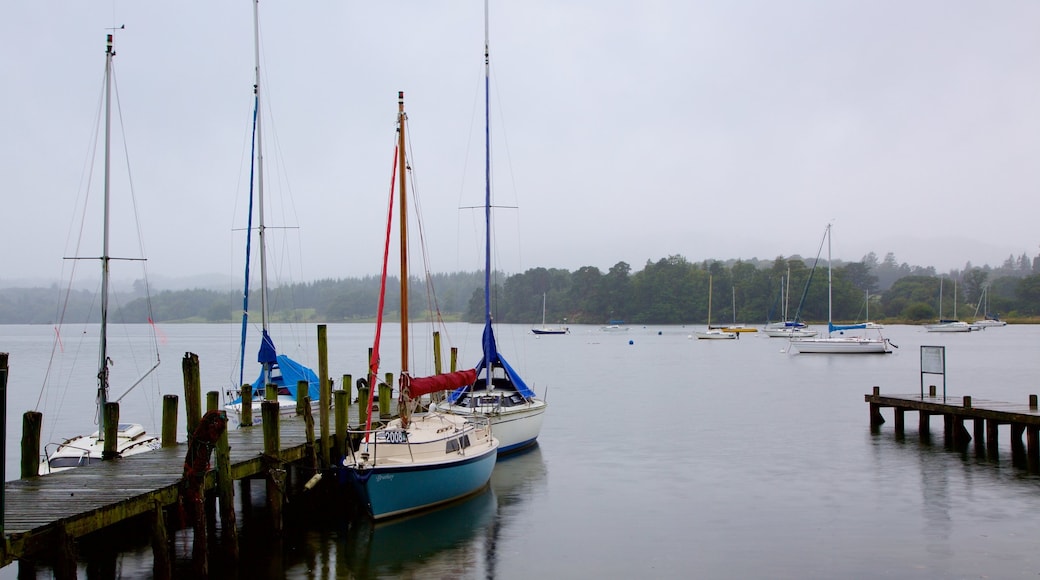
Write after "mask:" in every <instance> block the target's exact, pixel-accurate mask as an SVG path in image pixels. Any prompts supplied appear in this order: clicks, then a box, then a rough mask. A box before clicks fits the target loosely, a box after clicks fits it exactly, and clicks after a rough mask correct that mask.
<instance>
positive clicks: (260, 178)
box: [253, 0, 273, 384]
mask: <svg viewBox="0 0 1040 580" xmlns="http://www.w3.org/2000/svg"><path fill="white" fill-rule="evenodd" d="M253 59H254V62H255V68H254V72H255V80H254V84H253V92H254V95H255V102H256V111H255V115H256V117H255V125H254V126H255V132H256V201H257V220H258V224H257V229H256V231H257V236H258V237H259V242H260V328H261V330H262V332H261V345H260V348H261V350H262V349H263V347H264V345H263V344H262V343H263V342H264V341H270V335H269V334H268V328H267V326H268V318H269V317H268V314H269V313H268V311H267V308H268V305H267V243H266V241H265V240H264V235H265V234H266V228H265V227H264V145H263V143H264V140H263V133H262V132H261V130H260V127H261V124H262V123H261V121H262V120H263V114H262V113H261V112H260V0H253ZM272 348H273V344H272ZM262 365H263V375H264V384H266V383H269V382H271V363H270V362H266V361H262Z"/></svg>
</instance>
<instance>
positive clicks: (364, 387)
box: [357, 379, 372, 426]
mask: <svg viewBox="0 0 1040 580" xmlns="http://www.w3.org/2000/svg"><path fill="white" fill-rule="evenodd" d="M371 391H372V389H371V388H370V387H369V383H368V381H365V379H358V390H357V393H358V394H357V400H358V423H359V424H361V425H362V426H364V425H365V424H366V423H367V422H368V400H369V397H370V393H371Z"/></svg>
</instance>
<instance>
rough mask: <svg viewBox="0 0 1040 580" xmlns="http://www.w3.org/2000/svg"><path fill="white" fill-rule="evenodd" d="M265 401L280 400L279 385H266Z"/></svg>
mask: <svg viewBox="0 0 1040 580" xmlns="http://www.w3.org/2000/svg"><path fill="white" fill-rule="evenodd" d="M264 400H265V401H277V400H278V385H276V384H274V383H267V384H266V385H264Z"/></svg>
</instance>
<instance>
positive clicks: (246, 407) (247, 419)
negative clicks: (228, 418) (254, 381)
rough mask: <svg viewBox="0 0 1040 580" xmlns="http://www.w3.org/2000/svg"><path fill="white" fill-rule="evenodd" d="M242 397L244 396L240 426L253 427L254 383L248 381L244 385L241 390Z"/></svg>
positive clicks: (239, 420) (239, 414)
mask: <svg viewBox="0 0 1040 580" xmlns="http://www.w3.org/2000/svg"><path fill="white" fill-rule="evenodd" d="M239 396H240V397H242V406H241V409H240V411H239V413H238V426H239V427H252V426H253V385H251V384H249V383H246V384H244V385H242V390H241V391H240V395H239Z"/></svg>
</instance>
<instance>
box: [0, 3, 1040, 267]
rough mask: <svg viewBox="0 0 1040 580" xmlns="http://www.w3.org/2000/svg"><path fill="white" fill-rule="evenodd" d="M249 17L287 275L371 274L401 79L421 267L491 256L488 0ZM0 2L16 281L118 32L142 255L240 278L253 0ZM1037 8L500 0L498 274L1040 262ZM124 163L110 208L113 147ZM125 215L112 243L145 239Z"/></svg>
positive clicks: (494, 26) (63, 205) (47, 236)
mask: <svg viewBox="0 0 1040 580" xmlns="http://www.w3.org/2000/svg"><path fill="white" fill-rule="evenodd" d="M260 10H261V12H260V14H261V16H260V18H261V29H262V48H261V50H262V52H263V58H264V65H263V70H264V75H265V80H264V85H263V87H264V94H265V96H266V99H267V109H268V113H266V114H265V119H270V121H269V122H268V124H267V126H266V131H267V137H268V139H267V140H266V143H267V144H266V145H265V148H266V151H265V153H266V157H267V164H268V169H269V173H268V184H269V191H268V193H269V195H270V197H271V199H272V204H273V205H272V208H271V209H270V210H269V213H268V218H267V223H268V225H269V226H298V227H299V229H298V230H279V231H277V232H272V236H271V237H272V242H273V243H272V246H273V248H272V262H273V263H274V265H275V266H274V269H275V275H278V271H279V270H280V269H283V268H286V266H285V264H288V263H292V264H293V266H292V270H293V274H292V277H293V278H296V279H297V281H299V279H301V278H302V279H303V280H311V279H317V278H325V277H346V276H358V275H366V274H376V273H377V272H378V270H379V265H380V257H381V247H382V246H381V244H382V235H383V229H384V227H385V224H384V219H385V213H386V207H385V206H386V193H387V188H388V185H389V180H390V171H391V167H390V162H391V156H392V153H393V149H392V148H393V138H394V135H393V131H394V121H395V115H396V108H397V104H396V95H397V91H398V90H403V91H405V99H406V103H405V104H406V109H407V111H408V114H409V119H410V125H409V131H410V142H411V148H412V154H413V157H412V163H413V169H414V171H415V173H414V178H415V180H416V182H417V184H418V190H419V194H420V195H421V197H422V202H421V203H422V213H423V217H424V231H423V237H424V238H425V239H426V241H427V246H428V252H429V254H430V256H431V258H432V264H431V268H432V270H433V271H437V272H445V271H456V270H466V271H472V270H477V269H480V268H481V267H482V264H483V257H482V253H481V252H482V242H481V236H482V235H483V234H482V227H483V226H482V222H481V221H480V220H481V219H482V215H481V214H480V212H475V211H472V210H466V209H460V207H465V206H473V205H477V204H481V203H482V200H483V197H482V196H483V135H482V131H483V110H482V106H483V105H482V102H483V101H482V100H483V59H482V46H483V35H484V28H483V3H482V2H481V0H467V1H465V2H463V1H458V0H450V1H449V0H439V1H430V0H415V1H379V2H343V1H335V2H334V1H307V2H289V1H288V0H265V1H264V2H261V8H260ZM0 12H2V18H0V33H2V38H3V40H2V42H3V49H4V54H5V57H4V58H3V59H2V61H0V72H2V74H3V78H4V81H5V82H4V85H5V90H4V91H2V92H0V107H2V109H3V110H4V111H6V114H5V115H4V120H5V122H4V130H3V134H4V139H3V140H2V145H0V147H2V150H0V170H2V174H3V179H4V185H5V187H4V189H5V193H4V196H3V200H4V202H3V203H4V210H3V215H4V216H5V217H6V218H7V219H5V220H4V225H3V227H2V228H0V240H2V244H3V247H4V249H5V251H4V270H3V274H2V275H0V285H3V282H4V281H5V280H11V279H13V278H57V277H58V276H59V275H60V273H61V269H62V260H61V257H62V256H65V255H69V252H70V250H68V249H67V248H66V239H67V238H68V235H69V234H68V233H67V232H68V231H69V229H70V228H71V227H78V222H74V220H78V219H79V218H77V217H75V215H74V214H75V208H74V204H75V202H76V200H77V197H79V196H81V195H82V194H81V188H82V186H81V183H82V181H83V177H82V176H83V175H84V167H85V166H86V164H87V161H88V159H89V154H90V151H91V148H90V144H91V142H92V141H91V139H90V135H91V132H92V131H93V130H94V126H95V123H94V119H95V115H96V112H97V110H98V109H97V107H98V102H99V98H100V91H101V79H102V74H103V67H104V36H105V34H106V28H108V27H112V26H118V25H126V29H125V30H120V31H117V32H116V39H115V43H116V53H117V56H116V80H117V84H118V90H119V97H120V99H121V114H122V117H123V119H124V122H125V125H126V134H127V142H128V143H127V147H126V148H127V150H128V151H129V154H130V161H131V163H130V166H131V170H132V172H133V174H132V176H133V180H134V189H135V192H136V198H137V203H138V208H139V217H140V221H141V224H142V227H143V229H144V244H145V246H146V251H147V255H148V258H149V271H150V273H151V274H152V275H153V276H186V275H190V274H200V273H207V274H208V273H215V274H220V275H227V276H233V277H237V276H239V274H238V273H239V272H240V271H241V268H242V266H241V261H242V256H241V254H242V252H243V250H242V245H243V240H244V233H243V232H241V231H236V228H242V227H244V225H245V215H244V212H245V206H244V203H245V181H246V175H247V172H248V165H247V162H248V155H249V152H248V132H249V121H250V115H251V107H252V97H251V87H252V84H253V80H252V75H253V54H252V43H253V41H252V5H251V3H250V2H249V1H248V0H238V1H236V2H229V1H219V2H213V1H212V0H207V1H204V2H203V1H197V0H188V1H183V2H178V3H175V4H174V5H171V4H168V3H165V4H164V3H158V2H128V1H118V2H111V1H109V2H83V1H79V0H76V1H72V0H62V1H44V2H11V3H7V4H5V6H4V8H3V9H2V11H0ZM1037 22H1040V3H1036V2H1033V1H1024V2H1012V1H1008V2H997V3H979V2H967V1H952V2H951V1H938V0H937V1H917V2H884V1H883V2H865V1H864V2H841V1H836V2H809V1H772V0H761V1H757V0H747V1H736V2H731V1H721V0H719V1H710V2H688V1H683V0H662V1H647V2H633V1H628V2H622V1H614V0H599V1H596V2H590V1H577V0H575V1H570V2H561V1H543V0H534V1H527V2H501V1H496V0H492V3H491V62H492V66H491V72H492V110H493V112H492V117H493V118H492V128H493V129H492V130H493V133H494V135H495V145H494V166H495V169H494V174H495V200H496V203H498V204H500V205H508V206H518V208H519V209H516V210H512V209H507V210H501V211H499V212H497V213H496V223H497V225H498V226H499V228H500V230H499V234H498V236H497V240H496V242H497V243H496V247H497V248H498V253H497V256H496V264H497V265H498V266H499V267H500V268H501V269H504V270H506V271H510V272H517V271H523V270H525V269H527V268H531V267H536V266H545V267H556V268H566V269H569V270H574V269H577V268H579V267H581V266H586V265H589V266H596V267H599V268H600V269H601V270H604V271H605V270H606V269H608V268H609V267H610V266H612V265H613V264H615V263H616V262H618V261H622V260H623V261H626V262H628V263H629V264H631V265H632V267H633V269H635V270H639V269H642V267H643V265H644V264H645V263H646V261H647V260H648V259H649V260H654V261H656V260H658V259H660V258H663V257H666V256H668V255H672V254H681V255H683V256H685V257H686V258H688V259H690V260H692V261H700V260H702V259H705V258H719V259H726V258H753V257H757V258H761V259H772V258H775V257H776V256H780V255H783V256H789V255H792V254H801V255H803V256H812V255H814V253H815V251H816V249H817V247H818V245H819V242H820V239H821V236H822V233H823V230H824V227H825V225H826V224H827V222H828V221H832V220H833V223H834V256H835V257H836V258H839V259H842V260H859V259H860V258H861V257H862V256H863V255H864V254H866V253H867V252H870V251H874V252H876V253H877V254H878V255H879V257H883V256H884V254H885V253H886V252H894V253H895V255H896V258H897V259H898V260H899V261H900V262H909V263H911V264H920V265H934V266H936V267H938V268H940V269H947V268H954V267H962V266H963V265H964V264H965V262H967V261H971V262H972V263H973V264H975V265H981V264H983V263H989V264H991V265H999V264H1000V263H1001V262H1003V260H1004V259H1005V258H1006V257H1007V256H1008V255H1009V254H1014V255H1015V256H1018V255H1020V254H1022V253H1023V252H1025V253H1028V254H1029V255H1030V256H1033V255H1036V254H1037V253H1040V246H1038V244H1040V235H1038V233H1037V232H1036V223H1037V220H1038V217H1040V211H1038V209H1040V207H1038V206H1040V196H1038V195H1037V187H1038V184H1040V163H1038V160H1040V64H1038V62H1040V61H1038V60H1037V55H1040V35H1037V34H1036V23H1037ZM116 127H117V128H118V124H117V125H116ZM114 143H115V145H114V149H116V150H122V147H123V146H122V143H121V142H120V140H119V139H116V140H115V141H114ZM113 167H114V175H115V176H116V178H115V179H116V181H115V183H116V185H115V186H114V187H115V189H114V191H116V193H115V194H114V195H115V196H116V201H114V203H115V204H116V205H117V206H118V207H122V206H125V205H126V201H125V197H123V198H122V200H120V198H119V196H120V195H123V193H120V191H125V189H126V188H125V186H123V183H125V181H126V179H125V175H126V170H125V163H124V162H122V161H119V160H118V159H117V161H116V162H115V163H114V166H113ZM95 182H96V184H97V187H98V188H99V187H100V174H99V173H96V175H95ZM97 190H98V191H100V189H97ZM290 192H291V198H290V196H289V195H288V194H289V193H290ZM92 195H95V196H99V195H100V194H99V193H98V194H92ZM98 211H100V210H98ZM115 215H116V217H115V222H116V225H115V226H114V228H115V232H114V235H115V236H116V237H115V238H114V241H113V252H112V253H113V254H114V255H133V254H136V253H137V251H136V247H137V246H136V241H132V242H128V241H127V240H126V239H125V237H123V233H124V232H125V230H126V221H127V218H126V217H125V215H124V214H122V213H116V214H115ZM87 219H88V220H96V219H97V217H96V215H88V218H87ZM74 223H75V224H76V226H72V224H74ZM85 236H86V242H85V243H86V245H85V246H84V247H85V248H95V249H93V250H91V251H86V250H84V251H81V253H87V254H91V253H92V254H97V253H98V251H99V250H97V249H96V248H97V247H98V243H97V242H96V239H97V237H98V236H96V235H94V234H90V233H85ZM413 236H414V237H416V238H417V236H418V234H417V233H413ZM413 239H415V238H413ZM91 244H93V246H91ZM416 268H417V266H413V271H415V269H416Z"/></svg>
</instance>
